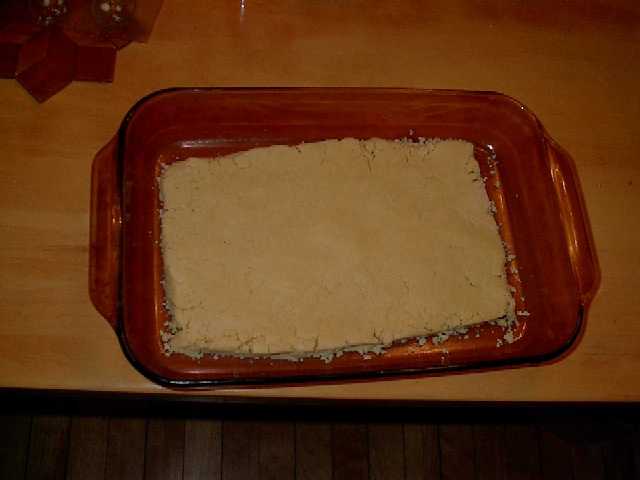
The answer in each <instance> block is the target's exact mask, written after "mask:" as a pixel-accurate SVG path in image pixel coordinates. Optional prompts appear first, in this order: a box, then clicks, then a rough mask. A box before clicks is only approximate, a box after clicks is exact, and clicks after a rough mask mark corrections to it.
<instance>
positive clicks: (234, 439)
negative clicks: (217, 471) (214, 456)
mask: <svg viewBox="0 0 640 480" xmlns="http://www.w3.org/2000/svg"><path fill="white" fill-rule="evenodd" d="M259 439H260V437H259V431H258V425H256V424H255V423H254V422H248V421H240V420H229V421H224V422H223V423H222V478H223V480H240V479H244V478H258V473H259Z"/></svg>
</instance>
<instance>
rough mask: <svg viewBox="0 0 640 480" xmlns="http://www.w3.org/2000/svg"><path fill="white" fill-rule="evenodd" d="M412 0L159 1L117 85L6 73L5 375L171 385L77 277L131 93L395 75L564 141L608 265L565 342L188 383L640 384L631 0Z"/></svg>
mask: <svg viewBox="0 0 640 480" xmlns="http://www.w3.org/2000/svg"><path fill="white" fill-rule="evenodd" d="M242 3H244V8H242ZM419 3H423V2H394V1H385V2H377V1H373V2H371V1H350V0H345V1H293V0H291V1H282V0H277V1H276V0H273V1H266V0H265V1H257V0H245V1H244V2H239V1H237V2H211V1H208V0H198V1H193V2H188V6H187V3H186V2H178V1H177V0H165V4H164V6H163V9H162V11H161V13H160V16H159V18H158V21H157V24H156V27H155V30H154V33H153V35H152V36H151V39H150V43H148V44H133V45H130V46H128V47H127V48H125V49H124V50H122V51H121V52H120V53H119V55H118V63H117V72H116V79H115V82H114V83H113V84H96V83H81V82H76V83H73V84H72V85H71V86H69V87H68V88H66V89H65V90H63V91H62V92H61V93H59V94H58V95H56V96H55V97H53V98H52V99H50V100H49V101H47V102H46V103H44V104H41V105H39V104H37V103H36V102H35V101H34V100H33V99H32V98H31V97H30V96H29V95H28V94H27V93H26V92H25V91H23V90H22V88H21V87H20V86H19V85H18V84H17V83H16V82H15V81H11V80H2V81H0V105H2V106H1V107H0V145H2V159H1V160H0V184H1V185H2V188H1V189H0V247H1V248H0V386H1V387H28V388H46V389H74V390H75V389H79V390H90V391H122V392H140V393H167V394H168V393H171V392H170V391H168V390H165V389H163V388H161V387H159V386H156V385H154V384H153V383H151V382H149V381H148V380H146V379H145V378H144V377H142V376H141V375H140V374H138V373H137V372H136V371H135V370H134V369H133V368H132V367H131V366H130V365H129V363H128V362H127V360H126V359H125V357H124V356H123V354H122V353H121V350H120V345H119V344H118V341H117V339H116V337H115V335H114V334H113V331H112V330H111V328H110V327H109V326H108V325H107V322H106V321H104V319H103V318H102V317H100V315H98V313H97V312H96V311H95V309H94V308H93V306H92V305H91V303H90V301H89V297H88V293H87V290H88V289H87V260H88V233H89V189H90V178H89V173H90V168H91V161H92V159H93V156H94V154H95V153H96V152H97V150H98V149H99V148H100V147H101V146H103V145H104V144H105V143H106V142H107V141H108V140H109V138H110V137H111V136H112V135H113V134H114V133H115V131H116V129H117V128H118V125H119V122H120V121H121V119H122V117H123V115H124V114H125V113H126V111H127V110H128V108H129V107H130V106H131V105H132V104H133V102H135V101H136V100H137V99H138V98H140V97H141V96H143V95H145V94H147V93H149V92H151V91H153V90H156V89H160V88H165V87H172V86H192V85H213V86H275V85H287V86H291V85H307V86H311V85H315V86H318V85H335V86H406V87H421V88H461V89H473V90H496V91H499V92H503V93H506V94H509V95H512V96H514V97H516V98H518V99H519V100H521V101H522V102H524V103H525V104H526V105H528V106H529V107H530V108H531V109H532V110H533V111H535V112H536V113H537V114H538V116H539V118H540V119H541V121H542V122H543V124H544V125H545V126H546V127H547V129H548V130H549V132H550V133H551V134H552V136H553V137H554V138H555V139H556V140H558V141H559V143H560V144H561V145H563V146H564V147H565V148H566V149H567V150H568V151H569V152H570V153H571V154H572V155H573V157H574V158H575V161H576V164H577V167H578V171H579V175H580V179H581V181H582V186H583V190H584V194H585V197H586V202H587V208H588V211H589V214H590V217H591V222H592V228H593V233H594V236H595V241H596V245H597V248H598V254H599V259H600V263H601V269H602V286H601V288H600V292H599V294H598V295H597V297H596V300H595V301H594V303H593V306H592V309H591V311H590V315H589V317H588V322H587V328H586V334H585V335H584V338H583V339H582V341H581V343H580V344H579V346H578V348H577V349H576V350H575V352H574V353H573V354H572V355H570V356H569V357H568V358H566V359H564V360H563V361H561V362H558V363H554V364H551V365H546V366H540V367H531V368H520V369H512V370H502V371H494V372H488V373H473V374H465V375H453V376H443V377H437V378H419V379H410V380H394V381H378V382H370V383H357V384H343V385H324V386H309V387H288V388H268V389H252V390H251V389H247V390H242V389H224V390H217V391H211V392H204V393H201V394H203V395H215V396H229V395H232V396H262V397H306V398H322V399H327V398H331V399H378V400H386V399H389V400H445V401H456V400H462V401H638V400H640V340H639V338H640V307H639V305H640V304H639V303H638V302H636V300H637V298H636V296H637V295H638V291H639V290H640V274H639V273H638V272H640V247H639V246H640V221H639V218H638V217H639V215H638V213H637V211H638V210H640V88H638V85H640V7H639V4H638V3H637V2H634V1H633V0H631V1H628V2H607V1H605V0H594V1H592V2H587V3H589V5H588V6H581V7H579V6H577V5H578V4H582V3H583V2H577V1H575V2H562V3H561V4H559V5H562V6H557V7H556V6H554V5H555V4H556V2H553V1H551V0H549V1H543V2H535V5H536V6H535V7H533V6H530V7H523V6H522V5H523V3H522V2H511V1H510V2H498V1H495V2H481V1H479V0H478V1H465V2H462V1H460V2H457V1H454V2H447V1H442V2H440V1H437V2H428V3H427V2H424V3H423V5H422V6H420V7H419V6H418V4H419ZM532 5H533V4H532ZM572 5H575V6H572Z"/></svg>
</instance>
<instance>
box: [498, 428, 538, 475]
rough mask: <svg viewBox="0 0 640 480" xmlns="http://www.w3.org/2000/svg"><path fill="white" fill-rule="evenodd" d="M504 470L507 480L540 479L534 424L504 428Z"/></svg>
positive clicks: (536, 432)
mask: <svg viewBox="0 0 640 480" xmlns="http://www.w3.org/2000/svg"><path fill="white" fill-rule="evenodd" d="M505 468H506V477H507V478H508V479H514V480H534V479H535V480H537V479H540V478H542V476H541V470H540V447H539V443H538V430H537V428H536V425H535V424H509V425H506V426H505Z"/></svg>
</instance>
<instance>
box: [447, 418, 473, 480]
mask: <svg viewBox="0 0 640 480" xmlns="http://www.w3.org/2000/svg"><path fill="white" fill-rule="evenodd" d="M438 432H439V434H440V462H441V464H440V472H441V478H442V479H443V480H448V479H452V480H453V479H458V480H464V479H473V478H475V475H476V472H475V446H474V441H473V427H472V426H471V425H466V424H462V423H451V424H442V425H440V427H439V429H438Z"/></svg>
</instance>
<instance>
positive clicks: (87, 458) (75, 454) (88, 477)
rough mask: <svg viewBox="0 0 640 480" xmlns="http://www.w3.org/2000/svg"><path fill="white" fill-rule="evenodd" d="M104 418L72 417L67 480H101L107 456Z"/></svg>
mask: <svg viewBox="0 0 640 480" xmlns="http://www.w3.org/2000/svg"><path fill="white" fill-rule="evenodd" d="M108 425H109V422H108V419H107V418H105V417H72V418H71V434H70V439H69V461H68V465H67V480H102V479H104V478H105V477H104V473H105V461H106V456H107V427H108Z"/></svg>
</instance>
